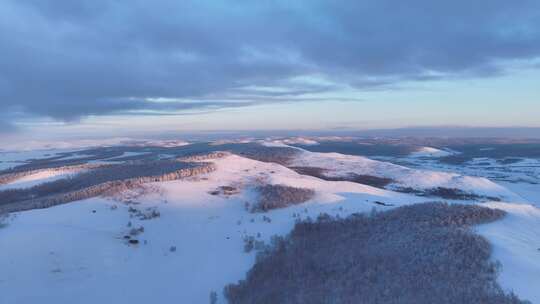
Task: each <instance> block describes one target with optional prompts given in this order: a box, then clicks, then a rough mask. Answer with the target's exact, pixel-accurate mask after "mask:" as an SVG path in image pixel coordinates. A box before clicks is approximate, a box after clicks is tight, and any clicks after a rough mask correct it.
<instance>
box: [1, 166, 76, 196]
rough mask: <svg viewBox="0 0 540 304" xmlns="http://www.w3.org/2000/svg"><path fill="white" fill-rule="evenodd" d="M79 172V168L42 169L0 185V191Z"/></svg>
mask: <svg viewBox="0 0 540 304" xmlns="http://www.w3.org/2000/svg"><path fill="white" fill-rule="evenodd" d="M80 172H81V170H42V171H38V172H36V173H34V174H31V175H27V176H24V177H22V178H19V179H17V180H15V181H13V182H10V183H7V184H3V185H0V191H2V190H7V189H22V188H30V187H33V186H36V185H39V184H42V183H46V182H52V181H55V180H59V179H63V178H67V177H69V176H72V175H74V174H77V173H80Z"/></svg>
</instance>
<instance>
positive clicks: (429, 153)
mask: <svg viewBox="0 0 540 304" xmlns="http://www.w3.org/2000/svg"><path fill="white" fill-rule="evenodd" d="M454 154H455V152H451V151H447V150H441V149H437V148H432V147H421V148H420V149H418V150H417V151H415V152H413V153H411V154H410V155H409V156H411V157H444V156H450V155H454Z"/></svg>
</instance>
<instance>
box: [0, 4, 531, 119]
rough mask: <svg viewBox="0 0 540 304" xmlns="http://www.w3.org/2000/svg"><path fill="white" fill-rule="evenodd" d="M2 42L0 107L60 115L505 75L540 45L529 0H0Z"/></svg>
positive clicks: (211, 105) (227, 103) (202, 105)
mask: <svg viewBox="0 0 540 304" xmlns="http://www.w3.org/2000/svg"><path fill="white" fill-rule="evenodd" d="M0 54H2V56H1V57H0V106H2V108H4V109H8V110H13V111H18V112H23V113H28V114H31V115H42V116H48V117H53V118H55V119H60V120H74V119H78V118H80V117H83V116H87V115H103V114H109V113H129V112H130V111H143V110H147V111H161V112H171V111H182V110H195V109H201V110H209V109H219V108H227V107H239V106H248V105H250V104H255V103H261V102H283V101H287V100H292V101H294V100H308V99H310V98H311V99H313V100H316V99H318V98H319V97H313V96H314V95H316V94H317V93H321V92H329V91H332V90H335V89H336V87H338V88H339V86H346V87H352V88H355V89H370V88H374V87H380V86H386V85H392V84H396V83H400V82H402V81H411V80H412V81H422V80H431V79H444V78H448V77H452V78H456V77H471V76H475V77H486V76H492V75H498V74H500V73H504V71H505V70H504V63H506V62H508V61H515V60H532V59H535V58H538V57H539V56H540V2H539V1H537V0H520V1H507V0H477V1H465V0H456V1H445V2H441V1H431V0H411V1H390V0H366V1H355V0H350V1H318V0H309V1H307V0H306V1H288V0H287V1H286V0H281V1H247V0H241V1H211V2H209V1H195V0H192V1H188V0H186V1H172V0H159V1H152V2H148V1H142V0H140V1H138V0H123V1H105V0H80V1H71V0H28V1H17V0H6V1H3V2H2V3H1V4H0ZM313 75H316V77H320V78H324V79H327V80H329V83H330V84H328V83H317V82H315V83H314V82H309V81H307V82H298V81H297V79H299V78H303V79H305V78H309V77H312V76H313ZM254 87H255V88H260V87H271V88H276V89H275V90H260V89H255V90H254V89H253V88H254ZM306 96H309V97H306ZM155 98H166V99H174V100H184V101H183V102H182V101H180V102H179V101H175V102H169V103H156V102H152V101H151V100H153V99H155ZM220 100H221V101H220ZM4 125H5V126H7V125H6V123H4Z"/></svg>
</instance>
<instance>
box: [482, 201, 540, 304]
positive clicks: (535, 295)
mask: <svg viewBox="0 0 540 304" xmlns="http://www.w3.org/2000/svg"><path fill="white" fill-rule="evenodd" d="M485 206H486V207H491V208H497V209H502V210H505V211H506V212H507V216H506V217H505V218H504V219H502V220H499V221H497V222H494V223H490V224H487V225H482V226H479V227H477V231H478V233H480V234H481V235H483V236H484V237H486V238H487V239H488V240H489V241H490V243H491V244H492V246H493V255H492V258H493V260H495V261H499V262H500V263H501V265H502V271H501V272H500V274H499V278H498V281H499V284H501V286H502V287H503V288H504V289H505V290H506V291H513V292H514V293H515V294H517V295H518V296H519V297H520V298H522V299H526V300H529V301H531V303H540V291H539V290H538V284H537V283H538V282H539V280H540V209H538V208H536V207H534V206H532V205H527V204H510V203H495V202H493V203H489V204H487V205H485Z"/></svg>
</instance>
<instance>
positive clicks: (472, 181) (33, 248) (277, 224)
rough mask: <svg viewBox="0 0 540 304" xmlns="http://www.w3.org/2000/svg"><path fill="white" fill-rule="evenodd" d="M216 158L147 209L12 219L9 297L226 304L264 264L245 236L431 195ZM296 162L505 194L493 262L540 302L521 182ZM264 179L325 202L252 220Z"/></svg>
mask: <svg viewBox="0 0 540 304" xmlns="http://www.w3.org/2000/svg"><path fill="white" fill-rule="evenodd" d="M272 144H276V145H281V144H282V143H272ZM212 161H213V162H214V163H215V164H216V167H217V170H216V171H214V172H212V173H209V174H206V175H203V176H199V177H196V178H191V179H184V180H177V181H171V182H164V183H156V184H151V185H150V187H152V188H156V189H158V190H159V191H154V192H151V193H149V194H145V195H144V196H141V197H138V198H135V199H133V200H134V201H137V202H139V204H136V205H127V204H125V203H122V202H118V201H116V200H118V198H116V200H115V199H113V198H93V199H88V200H83V201H78V202H73V203H70V204H66V205H60V206H56V207H52V208H48V209H40V210H31V211H25V212H18V213H15V214H12V215H11V216H10V218H9V219H8V225H7V226H5V227H3V228H0V248H2V250H0V269H2V271H0V290H2V293H1V294H0V297H1V299H0V302H1V303H20V304H26V303H36V302H39V303H82V304H85V303H88V304H95V303H110V302H116V303H130V304H137V303H148V302H155V303H208V302H209V294H210V292H211V291H216V292H217V294H218V296H219V303H224V302H223V299H222V293H221V292H222V290H223V287H224V286H225V285H227V284H230V283H234V282H236V281H238V280H240V279H243V278H244V276H245V274H246V272H247V271H248V270H249V269H250V267H251V266H252V265H253V263H254V261H255V253H254V252H251V253H245V252H244V251H243V245H244V243H243V239H244V237H246V236H254V237H256V236H257V235H258V234H260V240H263V241H266V242H268V241H269V240H270V237H271V236H273V235H276V234H277V235H284V234H286V233H288V232H289V231H290V230H291V229H292V227H293V225H294V222H295V221H296V220H297V219H298V217H293V214H295V215H296V214H298V215H299V218H301V219H305V218H307V217H311V218H315V217H317V215H318V214H320V213H322V212H326V213H329V214H331V215H340V216H347V215H349V214H351V213H355V212H369V211H370V210H372V209H373V208H375V209H379V210H387V209H389V208H393V207H388V206H381V205H378V204H375V203H374V202H375V201H380V202H385V203H390V204H393V205H394V206H395V207H397V206H401V205H405V204H412V203H419V202H423V201H426V200H429V199H427V198H422V197H417V196H413V195H410V194H404V193H397V192H393V191H389V190H384V189H379V188H374V187H370V186H367V185H361V184H358V183H352V182H345V181H343V182H340V181H336V182H334V181H324V180H320V179H318V178H315V177H311V176H304V175H300V174H298V173H296V172H294V171H292V170H290V169H288V168H286V167H284V166H281V165H278V164H273V163H264V162H259V161H255V160H251V159H247V158H243V157H240V156H236V155H229V156H226V157H224V158H220V159H215V160H212ZM294 165H297V166H317V167H323V168H327V169H329V170H330V174H333V175H343V174H346V173H348V172H357V173H358V174H368V175H377V176H381V175H382V176H387V177H391V178H393V179H395V180H396V181H397V182H398V183H399V184H400V185H403V186H414V187H420V188H431V187H436V186H444V187H456V188H460V189H464V190H467V191H468V190H471V191H475V192H476V193H478V192H481V193H486V194H489V195H504V196H505V198H507V199H508V201H509V202H506V203H503V202H490V203H486V204H484V206H488V207H492V208H500V209H503V210H505V211H507V212H508V216H507V217H505V218H504V219H503V220H501V221H497V222H494V223H490V224H487V225H482V226H478V227H477V228H476V229H477V231H478V232H479V233H480V234H481V235H483V236H485V237H486V238H487V239H488V240H489V241H490V242H491V243H492V244H493V249H494V253H493V259H494V260H498V261H500V262H501V264H502V272H501V275H500V279H499V281H500V283H501V285H502V286H503V288H505V289H506V290H513V291H514V292H516V293H517V294H518V295H519V296H520V297H522V298H523V299H527V300H530V301H532V302H533V303H540V290H539V289H538V288H535V286H536V285H535V284H533V283H532V282H536V281H538V279H539V278H540V252H539V251H538V250H537V248H538V247H540V211H539V209H538V208H536V207H534V206H532V205H530V204H528V200H529V199H530V198H531V197H529V196H526V195H524V193H526V192H523V191H522V190H520V189H519V187H516V188H512V190H514V191H515V192H516V193H518V194H516V193H514V192H512V191H510V190H508V189H506V188H505V187H506V186H507V185H506V184H495V183H493V182H491V181H490V180H488V179H485V178H479V177H470V176H464V175H461V174H455V173H448V172H437V171H432V170H416V169H410V168H406V167H403V166H397V165H393V164H390V163H386V162H381V161H374V160H371V159H367V158H364V157H359V156H349V155H343V154H338V153H311V152H307V151H303V152H302V153H301V154H300V155H299V157H298V158H296V159H295V160H294ZM42 178H49V177H46V176H42ZM36 180H40V179H36ZM257 183H270V184H286V185H290V186H295V187H305V188H311V189H314V190H315V191H316V196H315V197H314V198H313V199H312V200H310V201H308V202H306V203H304V204H300V205H296V206H291V207H288V208H284V209H278V210H273V211H270V212H268V213H264V214H252V213H249V212H248V211H246V210H245V203H246V202H253V197H254V193H253V190H252V187H253V186H254V185H256V184H257ZM220 186H234V187H237V188H239V189H240V190H241V191H240V193H239V194H235V195H231V196H224V195H210V194H209V193H210V192H212V191H213V190H215V189H217V188H218V187H220ZM532 191H533V190H532V189H531V193H532ZM113 206H117V207H116V208H115V207H113ZM130 206H131V207H133V208H136V209H138V210H143V211H144V210H146V209H147V208H157V209H158V210H159V212H160V214H161V216H160V217H158V218H154V219H150V220H141V219H138V218H137V217H132V218H130V212H129V210H128V209H129V207H130ZM94 211H95V212H94ZM263 216H267V217H269V218H270V219H271V222H270V223H269V222H267V221H264V220H263ZM129 222H131V224H132V227H133V228H137V227H139V226H144V233H142V234H141V235H139V236H138V237H137V239H139V240H140V241H141V244H139V245H128V244H127V243H126V241H125V240H124V239H123V236H124V235H126V234H127V233H128V231H129V229H130V228H128V223H129ZM144 241H146V242H147V243H146V244H144ZM171 246H175V247H176V248H177V249H176V251H174V252H172V251H171V250H170V248H171ZM89 291H92V292H89Z"/></svg>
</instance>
